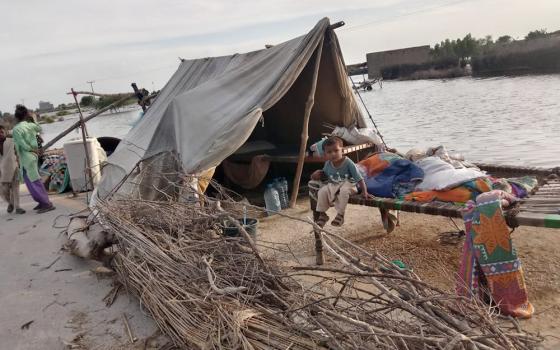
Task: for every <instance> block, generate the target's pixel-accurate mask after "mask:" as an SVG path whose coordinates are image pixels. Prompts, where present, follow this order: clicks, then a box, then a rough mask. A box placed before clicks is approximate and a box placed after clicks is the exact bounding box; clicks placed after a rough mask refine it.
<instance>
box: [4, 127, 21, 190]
mask: <svg viewBox="0 0 560 350" xmlns="http://www.w3.org/2000/svg"><path fill="white" fill-rule="evenodd" d="M3 153H4V154H2V155H0V182H6V183H7V182H9V183H11V182H12V179H13V178H14V172H16V171H17V169H18V164H17V158H16V149H15V148H14V140H13V139H12V138H10V137H9V138H6V140H4V147H3Z"/></svg>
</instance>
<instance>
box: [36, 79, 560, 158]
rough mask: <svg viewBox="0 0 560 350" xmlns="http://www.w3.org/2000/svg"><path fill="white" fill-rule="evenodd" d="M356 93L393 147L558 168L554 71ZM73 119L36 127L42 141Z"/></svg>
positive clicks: (101, 120) (117, 123)
mask: <svg viewBox="0 0 560 350" xmlns="http://www.w3.org/2000/svg"><path fill="white" fill-rule="evenodd" d="M362 97H363V98H364V101H365V103H366V104H367V106H368V108H369V109H370V111H371V112H372V114H373V118H374V120H375V122H376V123H377V125H378V127H379V129H380V130H381V132H382V134H383V135H384V137H385V140H386V142H387V143H388V145H389V146H391V147H396V148H397V149H399V150H400V151H404V152H406V151H407V150H408V149H410V148H411V147H430V146H437V145H445V146H446V147H447V148H448V149H449V150H450V151H453V152H459V153H462V154H463V155H464V156H465V157H466V158H467V159H469V160H473V161H481V162H488V163H501V164H512V165H527V166H529V165H530V166H543V167H554V166H560V157H559V155H560V75H543V76H526V77H516V78H491V79H473V78H460V79H450V80H418V81H402V82H389V81H387V82H385V83H384V84H383V89H378V87H377V86H376V88H375V89H374V91H372V92H366V93H362ZM138 113H139V110H138V109H135V110H132V111H129V112H124V113H117V114H105V115H102V116H99V117H97V118H94V119H92V120H91V121H89V122H88V123H87V128H88V132H89V133H90V134H91V135H95V136H115V137H119V138H122V137H123V136H124V135H126V133H127V132H128V131H129V130H130V128H131V126H132V124H133V123H134V121H135V120H136V119H137V118H138ZM76 118H77V117H76V116H73V117H70V118H68V117H67V118H66V120H65V121H63V122H57V123H53V124H47V125H43V129H44V133H45V135H44V136H45V137H44V139H45V140H46V141H49V140H50V139H52V138H53V137H55V136H56V135H58V133H59V132H60V131H62V130H64V129H65V128H67V127H68V126H70V125H71V124H72V123H74V122H76V120H77V119H76ZM78 136H79V134H78V133H77V132H72V133H70V134H69V135H68V136H67V137H66V138H65V139H64V140H68V139H70V138H74V137H78ZM61 146H62V142H58V143H57V144H56V145H55V147H61Z"/></svg>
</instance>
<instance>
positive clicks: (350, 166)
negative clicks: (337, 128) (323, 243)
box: [311, 136, 368, 227]
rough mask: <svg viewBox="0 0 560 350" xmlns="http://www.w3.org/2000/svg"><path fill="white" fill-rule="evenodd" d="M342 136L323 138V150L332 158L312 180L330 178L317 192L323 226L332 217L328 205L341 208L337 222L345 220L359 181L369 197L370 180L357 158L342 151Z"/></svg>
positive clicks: (338, 211)
mask: <svg viewBox="0 0 560 350" xmlns="http://www.w3.org/2000/svg"><path fill="white" fill-rule="evenodd" d="M342 145H343V144H342V140H341V139H340V138H338V137H336V136H332V137H329V138H328V139H327V140H325V141H324V142H323V145H322V146H323V151H324V153H325V157H326V158H327V159H328V160H327V162H326V163H325V166H324V167H323V170H317V171H315V172H314V173H313V174H312V175H311V179H312V180H321V178H327V179H328V183H327V184H326V185H324V186H322V187H321V189H320V190H319V193H318V194H317V209H316V210H317V212H318V213H319V218H318V219H317V225H319V226H321V227H323V226H325V224H326V223H327V221H329V217H328V215H327V213H326V211H327V209H329V208H330V207H332V206H334V207H335V209H336V212H337V215H336V217H335V218H334V220H333V221H332V222H331V225H333V226H341V225H342V224H343V223H344V212H345V211H346V205H347V204H348V199H349V198H350V195H352V194H355V193H357V190H356V183H357V184H358V185H359V186H360V189H361V192H362V195H363V196H364V198H368V193H367V188H366V184H365V182H364V179H363V178H362V175H360V172H359V171H358V169H357V168H356V164H354V162H353V161H352V160H351V159H350V158H348V157H346V156H344V155H343V154H342Z"/></svg>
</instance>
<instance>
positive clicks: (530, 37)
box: [525, 29, 550, 40]
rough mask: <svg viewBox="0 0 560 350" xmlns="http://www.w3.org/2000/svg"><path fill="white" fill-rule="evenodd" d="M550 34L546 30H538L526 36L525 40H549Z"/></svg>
mask: <svg viewBox="0 0 560 350" xmlns="http://www.w3.org/2000/svg"><path fill="white" fill-rule="evenodd" d="M549 36H550V34H549V33H548V32H547V31H546V29H537V30H533V31H532V32H529V33H528V34H527V35H526V36H525V40H533V39H540V38H547V37H549Z"/></svg>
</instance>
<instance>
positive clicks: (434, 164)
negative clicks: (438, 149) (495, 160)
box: [415, 157, 487, 191]
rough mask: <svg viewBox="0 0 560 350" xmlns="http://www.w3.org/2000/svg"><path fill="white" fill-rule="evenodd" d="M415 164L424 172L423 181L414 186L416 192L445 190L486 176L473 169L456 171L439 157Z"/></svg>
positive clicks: (422, 160) (428, 158) (421, 160)
mask: <svg viewBox="0 0 560 350" xmlns="http://www.w3.org/2000/svg"><path fill="white" fill-rule="evenodd" d="M415 164H416V165H417V166H418V167H420V169H422V170H423V172H424V180H423V181H422V182H421V183H420V184H419V185H418V186H416V190H417V191H432V190H436V191H441V190H447V189H451V188H454V187H457V186H459V185H461V184H463V183H465V182H467V181H470V180H475V179H477V178H481V177H486V176H487V175H486V173H484V172H482V171H480V170H478V169H475V168H461V169H456V168H455V167H453V165H451V164H449V163H447V162H445V161H443V160H442V159H441V158H439V157H427V158H424V159H420V160H418V161H417V162H415Z"/></svg>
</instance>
